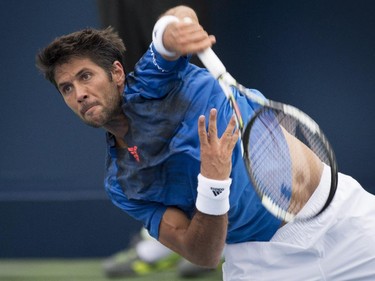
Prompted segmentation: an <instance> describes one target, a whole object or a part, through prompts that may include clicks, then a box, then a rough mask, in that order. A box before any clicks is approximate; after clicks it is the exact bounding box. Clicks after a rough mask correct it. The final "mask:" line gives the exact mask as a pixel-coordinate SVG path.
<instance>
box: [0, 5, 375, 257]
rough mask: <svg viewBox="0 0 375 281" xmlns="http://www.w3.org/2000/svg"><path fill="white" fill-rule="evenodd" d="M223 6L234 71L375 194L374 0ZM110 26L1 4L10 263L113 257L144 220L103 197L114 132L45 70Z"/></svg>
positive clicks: (4, 242)
mask: <svg viewBox="0 0 375 281" xmlns="http://www.w3.org/2000/svg"><path fill="white" fill-rule="evenodd" d="M233 3H234V1H225V0H217V1H212V13H210V15H201V16H207V17H209V18H210V21H211V23H212V24H211V26H210V30H209V31H211V32H212V33H213V34H215V35H216V37H217V45H216V46H215V47H214V49H215V51H216V52H217V53H218V54H219V56H220V57H221V58H222V59H223V61H224V63H225V64H226V65H227V68H228V70H229V71H230V72H231V73H232V74H233V75H234V76H235V77H237V78H238V80H239V81H240V82H242V83H243V84H245V85H248V86H251V87H254V88H257V89H259V90H261V91H262V92H263V93H264V94H265V95H266V96H267V97H269V98H272V99H275V100H280V101H283V102H287V103H291V104H293V105H296V106H298V107H300V108H301V109H303V110H304V111H305V112H307V113H308V114H310V115H311V116H312V117H313V118H314V119H316V120H317V121H318V123H319V124H320V125H321V126H322V128H323V130H324V131H325V132H326V134H327V136H328V137H329V139H330V140H331V142H332V145H333V146H334V148H335V150H336V154H337V159H338V162H339V167H340V170H341V171H343V172H344V173H347V174H350V175H352V176H353V177H355V178H356V179H358V180H359V181H360V182H361V183H362V184H363V186H364V187H365V188H366V189H367V190H369V191H371V192H374V193H375V168H374V164H373V159H375V149H374V144H375V130H374V121H375V111H374V110H373V109H372V108H371V105H372V104H373V103H374V99H375V98H374V90H375V85H374V83H375V79H374V74H375V51H374V46H375V33H374V32H373V30H374V29H375V20H374V19H375V18H374V16H373V15H374V14H375V4H374V2H373V1H363V0H361V1H326V0H316V1H297V0H295V1H276V0H275V1H245V0H236V1H235V3H236V5H233ZM88 26H93V27H99V26H100V22H99V18H98V12H97V9H96V1H95V0H79V1H76V0H64V1H58V0H37V1H29V0H20V1H12V0H3V1H0V30H1V52H0V56H1V57H0V61H1V68H0V79H1V94H0V106H1V110H0V126H1V127H0V128H1V138H0V257H11V256H103V255H107V254H110V253H112V252H113V251H116V250H118V249H120V248H121V247H122V246H125V245H126V243H127V242H128V239H129V236H130V235H131V234H132V233H134V232H135V231H136V230H137V228H139V224H137V223H135V222H134V221H133V220H132V219H130V218H129V217H128V216H127V215H125V214H123V213H122V212H121V211H119V210H118V209H116V208H115V207H114V206H112V205H111V203H110V202H109V201H108V200H107V198H106V195H105V193H104V191H103V187H102V181H103V168H104V153H105V145H104V133H103V131H102V130H97V129H92V128H89V127H86V126H85V125H83V124H82V123H81V122H80V121H79V120H78V119H77V118H76V117H75V116H74V115H73V114H72V113H71V112H70V111H69V109H68V108H67V107H66V106H65V105H64V103H63V101H62V99H61V97H60V96H59V94H58V93H57V92H56V90H55V89H54V88H53V86H52V85H50V84H48V83H47V82H46V81H44V78H43V77H42V76H41V75H40V74H39V73H38V71H37V70H36V68H35V66H34V61H35V59H34V57H35V54H36V52H37V51H38V49H40V48H42V47H44V46H45V45H46V44H47V43H48V42H50V41H51V40H52V39H53V38H55V37H56V36H59V35H61V34H65V33H69V32H72V31H75V30H77V29H82V28H85V27H88Z"/></svg>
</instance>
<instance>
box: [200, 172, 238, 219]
mask: <svg viewBox="0 0 375 281" xmlns="http://www.w3.org/2000/svg"><path fill="white" fill-rule="evenodd" d="M231 183H232V179H231V178H228V179H227V180H223V181H221V180H213V179H208V178H206V177H204V176H202V175H201V174H199V175H198V187H197V191H198V195H197V201H196V203H195V206H196V208H197V209H198V210H199V211H200V212H202V213H204V214H207V215H216V216H218V215H224V214H226V213H227V212H228V211H229V192H230V185H231Z"/></svg>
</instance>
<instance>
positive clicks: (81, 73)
mask: <svg viewBox="0 0 375 281" xmlns="http://www.w3.org/2000/svg"><path fill="white" fill-rule="evenodd" d="M111 75H112V81H111V79H110V78H109V76H108V73H106V72H105V71H104V69H103V68H101V67H99V66H98V65H97V64H95V63H94V62H92V61H91V60H90V59H88V58H72V59H70V60H69V61H68V62H67V63H64V64H62V65H60V66H57V67H56V69H55V81H56V84H57V88H58V90H59V91H60V93H61V95H62V96H63V98H64V100H65V102H66V104H67V105H68V106H69V108H70V109H71V110H73V112H74V113H75V114H77V115H78V116H79V117H80V118H81V119H82V120H83V122H85V123H86V124H87V125H89V126H92V127H95V128H98V127H103V126H105V125H106V124H108V123H109V122H110V121H112V120H113V119H115V118H116V117H117V116H118V114H121V94H122V90H123V85H124V79H125V78H124V71H123V69H122V66H121V64H119V63H116V62H115V63H114V69H113V71H112V72H111Z"/></svg>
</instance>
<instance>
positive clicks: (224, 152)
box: [159, 110, 238, 267]
mask: <svg viewBox="0 0 375 281" xmlns="http://www.w3.org/2000/svg"><path fill="white" fill-rule="evenodd" d="M216 119H217V112H216V110H211V112H210V119H209V126H208V132H207V130H206V127H205V118H204V116H201V117H200V118H199V121H198V133H199V139H200V145H201V175H200V176H199V178H198V179H199V180H198V181H199V183H198V186H199V187H198V198H197V202H196V206H197V212H196V214H195V215H194V217H193V219H192V220H191V221H190V220H189V219H188V218H187V217H186V216H185V214H184V213H183V212H182V211H180V210H178V209H176V208H169V209H167V211H166V212H165V214H164V216H163V218H162V221H161V224H160V229H159V241H160V242H161V243H163V244H164V245H166V246H167V247H169V248H170V249H172V250H174V251H175V252H177V253H179V254H181V255H182V256H184V257H185V258H186V259H188V260H190V261H191V262H193V263H195V264H198V265H201V266H207V267H216V266H217V265H218V263H219V262H220V259H221V256H222V251H223V248H224V245H225V239H226V234H227V226H228V216H227V211H228V210H229V186H230V182H231V180H230V179H229V175H230V172H231V168H232V163H231V159H232V151H233V148H234V146H235V144H236V142H237V140H238V130H235V126H236V122H235V119H234V118H232V119H231V121H230V122H229V124H228V126H227V129H226V131H225V132H224V133H223V135H222V136H221V137H220V138H219V137H218V135H217V127H216ZM212 186H214V187H216V188H217V189H218V190H221V191H222V194H220V196H221V197H220V196H217V198H214V196H212V195H211V197H210V194H209V193H211V192H212V190H210V189H211V188H212ZM207 213H208V214H207Z"/></svg>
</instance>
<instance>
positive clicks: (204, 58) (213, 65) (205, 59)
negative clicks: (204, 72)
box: [183, 17, 227, 79]
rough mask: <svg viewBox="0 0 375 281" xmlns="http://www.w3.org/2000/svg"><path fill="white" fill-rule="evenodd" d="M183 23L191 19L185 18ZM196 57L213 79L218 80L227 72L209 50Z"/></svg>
mask: <svg viewBox="0 0 375 281" xmlns="http://www.w3.org/2000/svg"><path fill="white" fill-rule="evenodd" d="M183 21H184V22H188V23H190V22H192V19H191V18H189V17H185V18H184V19H183ZM197 56H198V58H199V59H200V60H201V62H202V63H203V65H204V66H205V67H206V68H207V69H208V71H209V72H210V73H211V74H212V76H214V77H215V79H218V78H219V77H220V76H222V75H223V74H224V73H226V72H227V70H226V68H225V66H224V64H223V63H222V62H221V60H220V59H219V57H218V56H217V55H216V54H215V52H214V51H213V50H212V49H211V48H207V49H206V50H204V51H202V52H200V53H198V54H197Z"/></svg>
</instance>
